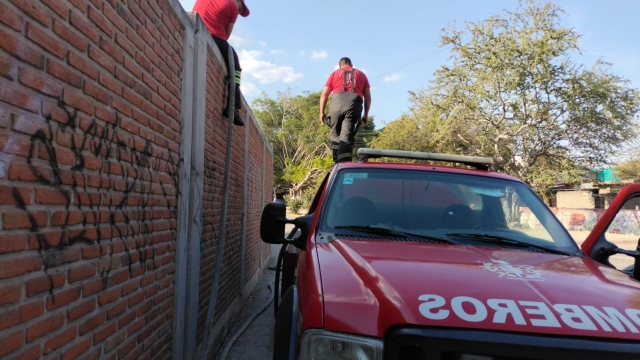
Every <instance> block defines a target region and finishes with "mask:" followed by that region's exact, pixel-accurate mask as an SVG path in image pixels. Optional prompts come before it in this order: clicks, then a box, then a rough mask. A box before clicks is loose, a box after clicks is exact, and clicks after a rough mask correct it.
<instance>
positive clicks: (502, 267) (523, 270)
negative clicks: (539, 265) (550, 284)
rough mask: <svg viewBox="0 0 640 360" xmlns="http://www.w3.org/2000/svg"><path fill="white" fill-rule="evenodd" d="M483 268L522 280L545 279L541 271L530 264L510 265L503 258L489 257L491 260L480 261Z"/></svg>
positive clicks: (509, 277) (502, 275) (501, 275)
mask: <svg viewBox="0 0 640 360" xmlns="http://www.w3.org/2000/svg"><path fill="white" fill-rule="evenodd" d="M481 263H482V265H481V267H482V268H483V269H485V270H489V271H491V272H494V273H497V274H499V275H500V276H499V277H505V278H507V279H513V280H522V281H545V279H544V278H543V277H542V272H541V271H540V270H536V268H535V267H533V266H530V265H512V264H509V263H508V262H506V261H503V260H494V259H491V262H486V263H485V262H481Z"/></svg>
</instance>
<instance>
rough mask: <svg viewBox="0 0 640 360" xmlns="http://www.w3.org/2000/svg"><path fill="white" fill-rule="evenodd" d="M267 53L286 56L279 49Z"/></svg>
mask: <svg viewBox="0 0 640 360" xmlns="http://www.w3.org/2000/svg"><path fill="white" fill-rule="evenodd" d="M269 52H270V53H271V55H287V53H286V52H284V51H282V50H279V49H276V50H270V51H269Z"/></svg>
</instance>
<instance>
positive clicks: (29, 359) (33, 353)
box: [9, 344, 42, 360]
mask: <svg viewBox="0 0 640 360" xmlns="http://www.w3.org/2000/svg"><path fill="white" fill-rule="evenodd" d="M41 357H42V353H41V349H40V344H35V345H33V346H31V347H29V348H27V349H26V350H22V351H21V352H19V353H18V354H16V355H12V357H11V358H10V359H9V360H34V359H40V358H41Z"/></svg>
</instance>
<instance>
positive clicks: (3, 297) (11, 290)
mask: <svg viewBox="0 0 640 360" xmlns="http://www.w3.org/2000/svg"><path fill="white" fill-rule="evenodd" d="M21 296H22V285H21V284H12V285H6V286H2V287H0V306H2V305H5V304H10V303H13V302H16V301H18V300H19V299H20V297H21Z"/></svg>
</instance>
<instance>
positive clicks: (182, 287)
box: [172, 26, 194, 360]
mask: <svg viewBox="0 0 640 360" xmlns="http://www.w3.org/2000/svg"><path fill="white" fill-rule="evenodd" d="M193 35H194V32H193V28H191V27H189V26H187V27H186V29H185V33H184V62H183V68H182V111H181V114H180V164H179V166H180V168H179V175H178V176H179V178H178V230H177V232H178V234H177V236H176V274H175V285H174V286H175V295H174V296H175V300H174V303H173V308H174V321H173V334H174V336H173V338H172V342H173V344H172V347H173V349H172V358H173V359H174V360H178V359H182V358H183V356H184V349H185V338H186V336H184V335H186V332H185V329H186V327H187V325H186V320H185V319H186V312H187V311H186V310H187V307H186V306H185V304H186V299H187V278H188V277H187V273H188V246H189V221H190V216H189V214H190V206H189V199H190V188H191V143H192V137H193V131H192V130H193V129H192V121H193V105H192V104H193V95H194V94H193V90H194V88H193V82H194V76H193V59H194V39H193Z"/></svg>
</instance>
